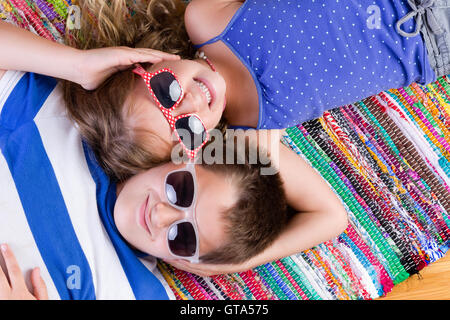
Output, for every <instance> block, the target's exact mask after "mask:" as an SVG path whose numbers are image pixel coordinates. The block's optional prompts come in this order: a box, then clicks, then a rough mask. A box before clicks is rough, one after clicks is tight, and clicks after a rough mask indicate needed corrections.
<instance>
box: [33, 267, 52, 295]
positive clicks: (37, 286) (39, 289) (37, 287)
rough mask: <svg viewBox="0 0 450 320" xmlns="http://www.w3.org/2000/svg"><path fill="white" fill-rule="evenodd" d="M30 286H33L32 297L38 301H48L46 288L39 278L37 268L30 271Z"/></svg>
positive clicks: (39, 274) (42, 280)
mask: <svg viewBox="0 0 450 320" xmlns="http://www.w3.org/2000/svg"><path fill="white" fill-rule="evenodd" d="M31 285H32V286H33V295H34V296H35V298H36V299H38V300H48V292H47V286H46V285H45V282H44V279H42V277H41V273H40V270H39V268H34V269H33V271H31Z"/></svg>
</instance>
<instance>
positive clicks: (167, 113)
mask: <svg viewBox="0 0 450 320" xmlns="http://www.w3.org/2000/svg"><path fill="white" fill-rule="evenodd" d="M133 72H134V73H135V74H137V75H139V76H141V77H142V79H144V81H145V85H146V86H147V88H148V90H149V92H150V94H151V96H152V98H153V100H155V102H156V105H157V106H158V107H159V109H160V110H161V112H162V113H163V115H164V117H165V118H166V120H167V122H168V123H169V126H170V128H171V129H172V131H174V132H175V134H176V136H177V139H178V141H179V142H180V143H181V145H182V147H183V149H184V151H185V152H186V153H187V155H188V157H189V158H190V159H194V158H195V156H196V155H197V152H198V151H199V150H200V149H201V148H203V146H204V145H205V144H206V143H207V142H208V140H209V132H208V130H207V129H206V126H205V124H204V123H203V121H202V119H201V118H200V117H199V116H198V115H196V114H195V113H186V114H182V115H179V116H177V117H174V116H173V114H172V110H174V109H175V108H176V107H178V105H179V104H180V102H181V100H182V99H183V97H184V90H183V87H182V86H181V83H180V81H179V80H178V77H177V76H176V75H175V73H174V72H173V71H172V70H171V69H169V68H162V69H160V70H157V71H155V72H148V71H145V69H144V68H143V67H142V66H141V65H139V64H137V65H136V67H135V68H134V69H133ZM163 72H168V73H170V74H171V75H172V76H173V77H174V78H175V81H177V83H178V85H179V86H180V90H181V94H180V97H179V98H178V100H177V101H176V102H175V103H174V105H173V106H172V107H170V108H165V107H164V106H163V105H162V104H161V102H159V100H158V98H157V97H156V95H155V93H154V92H153V89H152V87H151V85H150V80H151V79H152V78H153V77H155V76H157V75H158V74H160V73H163ZM190 116H194V117H196V118H197V119H198V120H200V122H201V124H202V126H203V128H204V129H205V133H206V138H205V141H203V142H202V144H201V145H200V146H198V147H197V148H195V149H194V150H190V149H189V148H188V147H187V146H186V145H185V144H184V143H183V140H182V139H181V137H180V135H179V134H178V132H177V129H176V127H175V124H176V122H177V121H178V120H179V119H182V118H185V117H190Z"/></svg>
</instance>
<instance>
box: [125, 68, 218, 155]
mask: <svg viewBox="0 0 450 320" xmlns="http://www.w3.org/2000/svg"><path fill="white" fill-rule="evenodd" d="M133 72H134V73H136V74H138V75H140V76H141V77H142V78H143V79H144V81H145V84H146V85H147V88H148V90H149V92H150V94H151V95H152V97H153V99H154V100H155V102H156V104H157V105H158V107H159V109H160V110H161V112H162V113H163V114H164V116H165V117H166V119H167V121H168V122H169V125H170V128H171V129H172V130H173V131H174V132H175V133H176V135H177V138H178V140H179V141H180V143H181V145H182V146H183V149H184V150H185V151H186V153H187V155H188V156H189V158H191V159H193V158H195V156H196V154H197V152H198V150H200V149H201V148H202V147H203V146H204V145H205V144H206V142H208V139H209V134H208V131H207V130H206V127H205V125H204V123H203V121H202V120H201V119H200V117H199V116H197V115H196V114H193V113H188V114H182V115H179V116H177V117H174V116H173V114H172V110H174V109H175V108H176V107H177V106H178V105H179V104H180V102H181V100H182V99H183V88H182V87H181V84H180V82H179V81H178V79H177V77H176V76H175V73H174V72H173V71H172V70H170V69H168V68H164V69H161V70H158V71H156V72H153V73H150V72H147V71H145V70H144V68H142V66H140V65H137V66H136V68H135V69H133Z"/></svg>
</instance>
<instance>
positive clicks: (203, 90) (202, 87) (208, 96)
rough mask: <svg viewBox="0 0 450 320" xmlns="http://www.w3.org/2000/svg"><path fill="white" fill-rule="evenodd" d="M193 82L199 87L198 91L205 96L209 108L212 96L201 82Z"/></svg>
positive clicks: (196, 80)
mask: <svg viewBox="0 0 450 320" xmlns="http://www.w3.org/2000/svg"><path fill="white" fill-rule="evenodd" d="M194 81H195V83H196V84H197V85H198V86H199V88H200V90H201V91H202V92H203V93H204V94H205V96H206V102H207V103H208V106H210V105H211V101H212V94H211V91H210V90H209V88H208V86H207V85H206V84H205V83H204V82H203V81H201V80H198V79H195V80H194Z"/></svg>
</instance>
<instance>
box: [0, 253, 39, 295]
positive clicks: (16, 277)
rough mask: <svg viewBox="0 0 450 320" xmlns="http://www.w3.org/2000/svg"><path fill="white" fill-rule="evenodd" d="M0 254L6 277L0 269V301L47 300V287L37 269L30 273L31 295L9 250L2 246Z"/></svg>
mask: <svg viewBox="0 0 450 320" xmlns="http://www.w3.org/2000/svg"><path fill="white" fill-rule="evenodd" d="M1 252H2V255H3V258H4V259H5V264H6V271H7V275H5V273H4V272H3V270H2V268H0V300H48V294H47V287H46V285H45V282H44V280H43V279H42V278H41V276H40V273H39V268H34V269H33V271H32V272H31V285H32V286H33V294H32V293H30V292H29V291H28V288H27V286H26V284H25V279H24V277H23V275H22V271H21V270H20V267H19V264H18V263H17V260H16V258H15V256H14V254H13V252H12V251H11V249H10V248H9V247H8V246H7V245H6V244H3V245H2V246H1ZM8 278H9V281H8Z"/></svg>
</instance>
